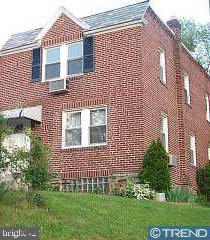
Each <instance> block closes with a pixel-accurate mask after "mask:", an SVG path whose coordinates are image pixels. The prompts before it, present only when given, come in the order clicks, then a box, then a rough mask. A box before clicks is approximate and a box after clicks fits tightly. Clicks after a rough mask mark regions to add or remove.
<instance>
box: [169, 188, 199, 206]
mask: <svg viewBox="0 0 210 240" xmlns="http://www.w3.org/2000/svg"><path fill="white" fill-rule="evenodd" d="M166 199H167V201H169V202H177V203H178V202H187V203H193V202H195V199H196V196H195V195H194V194H192V193H191V192H190V191H188V190H186V189H183V188H176V189H173V190H171V191H167V192H166Z"/></svg>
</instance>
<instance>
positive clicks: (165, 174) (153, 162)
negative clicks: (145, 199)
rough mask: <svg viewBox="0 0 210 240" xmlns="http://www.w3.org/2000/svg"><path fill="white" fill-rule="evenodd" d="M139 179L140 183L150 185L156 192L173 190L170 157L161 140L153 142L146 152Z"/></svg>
mask: <svg viewBox="0 0 210 240" xmlns="http://www.w3.org/2000/svg"><path fill="white" fill-rule="evenodd" d="M139 179H140V182H143V183H144V182H146V183H149V185H150V187H151V188H152V189H153V190H155V191H156V192H167V191H169V190H170V189H171V175H170V171H169V157H168V156H167V153H166V151H165V149H164V146H163V145H162V143H161V141H160V140H159V139H158V140H157V141H153V142H152V143H151V145H150V146H149V148H148V149H147V151H146V152H145V154H144V159H143V170H142V171H141V172H140V174H139Z"/></svg>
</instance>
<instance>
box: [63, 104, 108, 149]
mask: <svg viewBox="0 0 210 240" xmlns="http://www.w3.org/2000/svg"><path fill="white" fill-rule="evenodd" d="M106 131H107V109H106V108H105V107H102V108H96V109H82V110H80V111H75V112H64V113H63V140H62V147H63V148H69V147H87V146H91V145H101V144H106V140H107V134H106Z"/></svg>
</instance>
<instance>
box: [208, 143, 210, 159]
mask: <svg viewBox="0 0 210 240" xmlns="http://www.w3.org/2000/svg"><path fill="white" fill-rule="evenodd" d="M208 160H209V161H210V144H208Z"/></svg>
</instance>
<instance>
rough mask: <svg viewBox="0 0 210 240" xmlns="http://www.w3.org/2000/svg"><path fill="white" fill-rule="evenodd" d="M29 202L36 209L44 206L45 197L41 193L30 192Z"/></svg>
mask: <svg viewBox="0 0 210 240" xmlns="http://www.w3.org/2000/svg"><path fill="white" fill-rule="evenodd" d="M28 202H29V203H30V204H32V205H34V206H36V207H43V206H44V199H43V196H42V195H41V194H40V193H38V192H34V191H29V192H28Z"/></svg>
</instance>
